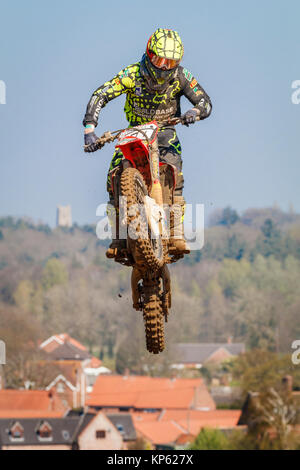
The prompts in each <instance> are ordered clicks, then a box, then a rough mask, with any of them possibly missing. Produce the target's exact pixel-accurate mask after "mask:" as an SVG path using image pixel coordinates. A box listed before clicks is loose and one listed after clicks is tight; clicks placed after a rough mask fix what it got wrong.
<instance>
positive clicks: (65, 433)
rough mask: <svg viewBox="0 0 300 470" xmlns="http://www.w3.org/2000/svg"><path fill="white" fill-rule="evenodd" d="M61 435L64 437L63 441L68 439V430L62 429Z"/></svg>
mask: <svg viewBox="0 0 300 470" xmlns="http://www.w3.org/2000/svg"><path fill="white" fill-rule="evenodd" d="M62 437H63V438H64V440H65V441H68V440H69V439H70V433H69V431H66V430H65V429H64V430H63V431H62Z"/></svg>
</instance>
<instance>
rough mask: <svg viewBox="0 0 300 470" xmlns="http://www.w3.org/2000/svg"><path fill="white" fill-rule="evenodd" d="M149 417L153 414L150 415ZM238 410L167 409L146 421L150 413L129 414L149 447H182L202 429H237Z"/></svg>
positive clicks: (239, 412)
mask: <svg viewBox="0 0 300 470" xmlns="http://www.w3.org/2000/svg"><path fill="white" fill-rule="evenodd" d="M151 414H152V413H151ZM240 414H241V411H240V410H213V411H198V410H179V409H173V410H171V409H168V410H163V411H162V412H161V413H158V414H156V416H155V419H151V418H150V419H149V416H147V415H150V413H132V418H133V422H134V425H135V428H136V430H137V433H138V435H139V436H140V437H143V438H144V439H145V440H146V441H147V442H148V443H149V444H150V446H151V447H152V448H154V449H163V448H172V449H174V448H184V447H185V446H187V445H188V444H189V443H191V442H192V441H193V440H194V439H195V437H196V436H197V435H198V434H199V432H200V431H201V429H203V428H207V427H210V428H213V429H220V430H223V431H228V430H232V429H236V428H237V426H238V421H239V417H240Z"/></svg>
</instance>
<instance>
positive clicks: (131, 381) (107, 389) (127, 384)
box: [87, 375, 215, 409]
mask: <svg viewBox="0 0 300 470" xmlns="http://www.w3.org/2000/svg"><path fill="white" fill-rule="evenodd" d="M87 405H89V406H98V407H102V406H103V407H105V406H106V407H107V406H110V407H113V406H115V407H129V408H136V409H149V408H155V409H163V408H175V409H176V408H185V409H186V408H190V407H196V408H202V409H215V403H214V401H213V399H212V397H211V396H210V394H209V392H208V390H207V388H206V386H205V385H204V383H203V381H202V379H201V378H199V379H169V378H162V377H148V376H128V377H126V376H121V375H107V376H99V377H98V379H97V381H96V383H95V385H94V388H93V391H92V392H91V394H90V398H89V399H88V400H87Z"/></svg>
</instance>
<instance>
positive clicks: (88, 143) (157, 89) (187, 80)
mask: <svg viewBox="0 0 300 470" xmlns="http://www.w3.org/2000/svg"><path fill="white" fill-rule="evenodd" d="M182 56H183V44H182V41H181V39H180V36H179V34H178V33H177V32H176V31H173V30H170V29H162V28H158V29H157V30H156V31H155V32H154V33H153V34H152V36H151V37H150V39H149V40H148V43H147V47H146V52H145V54H144V55H143V57H142V60H141V61H140V62H136V63H135V64H133V65H129V66H128V67H126V68H124V69H123V70H121V71H120V72H119V73H118V74H117V75H116V76H115V77H113V78H112V79H111V80H109V81H107V82H105V83H104V84H103V85H101V86H100V87H99V88H97V90H96V91H94V93H93V94H92V96H91V99H90V101H89V103H88V105H87V109H86V114H85V117H84V120H83V125H84V126H85V130H84V141H85V151H86V152H94V151H96V150H97V149H98V148H99V147H98V145H97V140H98V137H97V135H96V134H95V127H97V124H98V116H99V113H100V111H101V109H102V108H104V106H105V105H106V104H107V103H108V102H109V101H111V100H113V99H114V98H116V97H117V96H119V95H122V94H123V93H126V102H125V107H124V111H125V114H126V118H127V120H128V122H129V125H130V127H132V126H138V125H141V124H145V123H147V122H150V121H153V120H156V121H157V122H158V123H159V122H160V121H166V120H167V119H168V118H172V117H179V116H181V110H180V98H181V96H185V97H186V98H187V99H188V100H189V101H190V102H191V104H192V105H193V107H192V109H190V110H189V111H187V112H186V113H185V114H183V116H182V118H183V123H184V124H185V125H187V126H189V125H190V124H194V123H195V121H196V118H197V117H198V118H199V119H200V120H202V119H206V118H207V117H208V116H209V115H210V113H211V109H212V105H211V101H210V98H209V96H208V95H207V94H206V92H205V91H204V90H203V88H202V87H201V86H200V85H199V83H198V82H197V80H196V79H195V78H194V76H193V75H192V73H191V72H189V71H188V70H187V69H186V68H183V67H182V66H181V65H179V64H180V61H181V59H182ZM158 145H159V152H160V161H163V162H166V163H168V164H171V165H173V167H175V168H176V170H177V171H176V173H177V177H176V187H175V191H174V199H173V200H174V204H176V206H177V207H179V208H180V213H179V215H178V214H177V216H176V218H175V220H174V222H173V227H170V228H171V233H170V237H171V238H170V246H173V247H174V249H176V251H177V252H179V253H188V252H189V249H188V246H187V245H186V242H185V240H184V235H183V228H182V220H183V215H184V206H185V200H184V198H183V196H182V191H183V183H184V180H183V175H182V160H181V146H180V142H179V140H178V137H177V134H176V131H175V128H174V126H166V127H163V128H161V129H160V131H159V134H158ZM122 159H123V155H122V153H121V151H120V150H118V149H117V150H116V151H115V153H114V155H113V158H112V161H111V165H110V168H109V172H108V179H107V191H108V193H109V199H110V204H112V206H114V207H115V208H116V209H117V206H118V203H117V202H116V200H115V197H114V195H113V190H112V187H111V173H112V172H115V171H116V168H118V167H119V166H120V165H121V163H122ZM117 213H118V212H117ZM117 224H118V220H117ZM125 243H126V241H125ZM123 248H124V240H120V239H118V231H117V235H116V238H115V239H113V240H112V243H111V245H110V247H109V249H108V251H107V256H108V257H110V258H112V257H115V256H116V255H117V254H118V252H119V250H121V249H123Z"/></svg>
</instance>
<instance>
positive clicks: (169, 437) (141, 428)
mask: <svg viewBox="0 0 300 470" xmlns="http://www.w3.org/2000/svg"><path fill="white" fill-rule="evenodd" d="M134 426H135V428H136V430H137V432H138V433H139V434H142V436H143V437H145V438H146V439H148V440H149V441H150V442H151V443H153V444H155V445H157V444H172V443H174V442H176V440H177V439H178V438H179V436H181V435H182V434H184V433H185V430H184V429H182V428H181V427H180V426H179V425H178V424H177V423H175V422H174V421H164V422H159V421H156V422H155V421H154V422H148V423H143V422H137V421H134Z"/></svg>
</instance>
